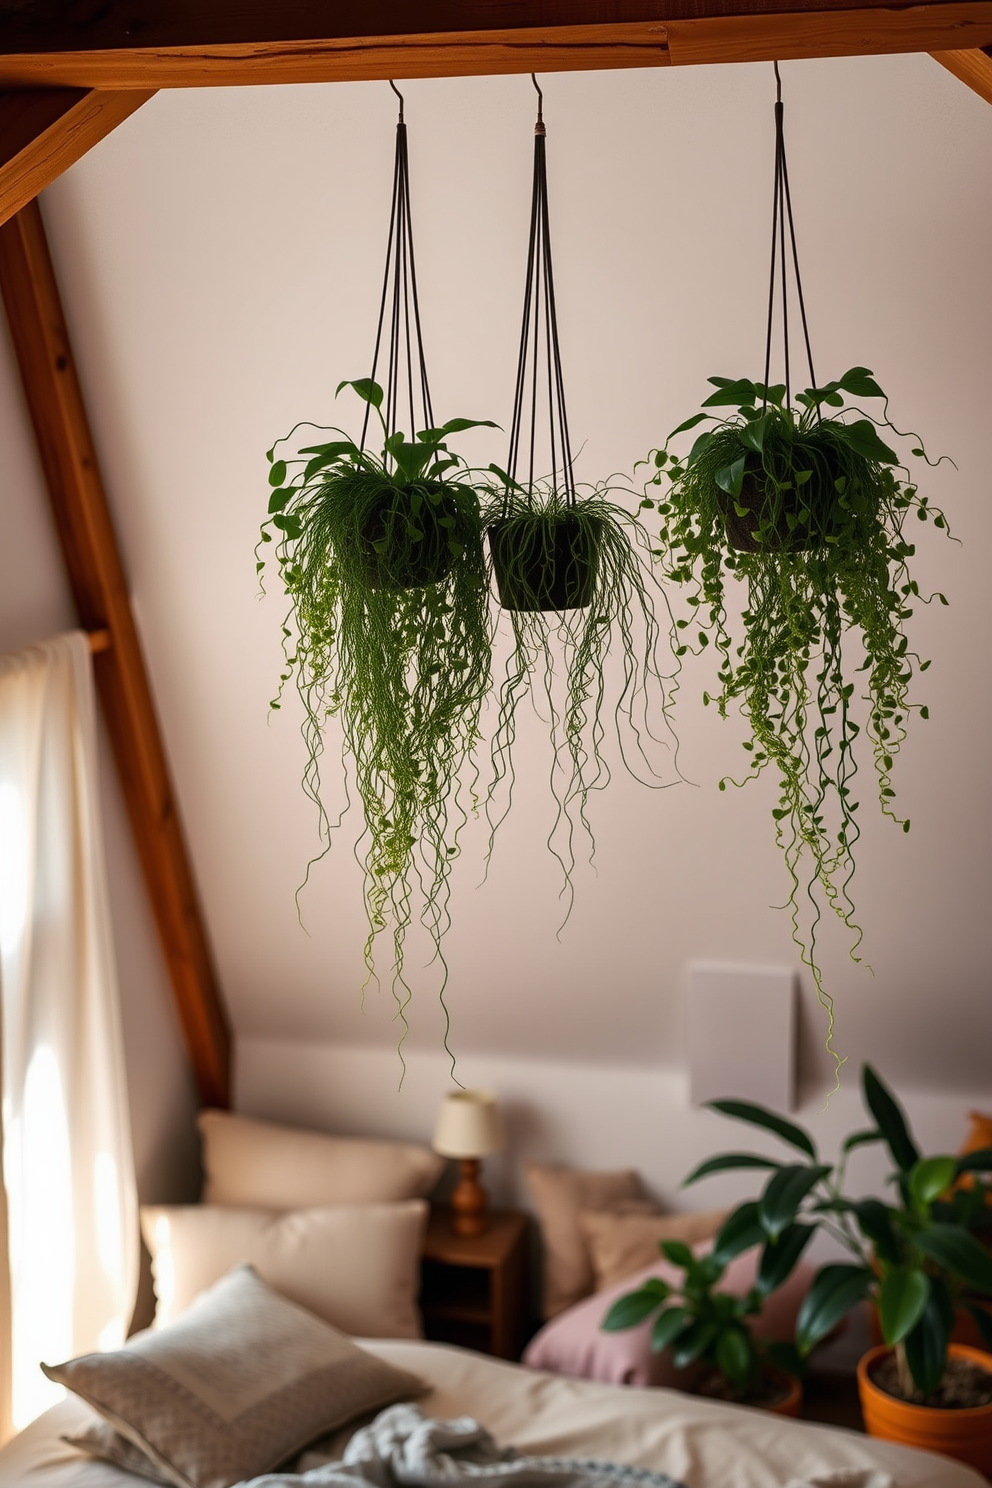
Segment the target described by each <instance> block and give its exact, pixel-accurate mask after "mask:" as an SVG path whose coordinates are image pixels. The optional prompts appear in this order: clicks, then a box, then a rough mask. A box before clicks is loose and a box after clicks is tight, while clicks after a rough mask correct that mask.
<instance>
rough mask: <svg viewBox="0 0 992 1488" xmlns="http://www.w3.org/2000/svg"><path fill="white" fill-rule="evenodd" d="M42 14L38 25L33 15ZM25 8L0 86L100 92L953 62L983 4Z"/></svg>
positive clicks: (975, 31)
mask: <svg viewBox="0 0 992 1488" xmlns="http://www.w3.org/2000/svg"><path fill="white" fill-rule="evenodd" d="M49 11H50V12H51V15H50V16H49V15H48V12H49ZM329 18H330V17H329V16H328V7H327V6H326V5H321V4H318V3H316V0H197V3H194V0H185V3H182V4H175V5H173V4H166V3H165V0H132V3H130V4H125V3H124V0H107V3H105V4H104V5H102V6H101V7H100V8H99V11H98V13H97V14H96V15H94V14H93V13H92V7H91V6H89V5H84V4H82V3H81V0H77V3H75V4H68V5H67V4H66V3H64V0H36V3H34V4H32V5H31V6H30V7H24V8H22V7H17V8H15V9H11V10H10V11H9V12H8V14H7V15H6V16H4V17H0V86H9V85H12V84H13V85H17V86H24V85H27V86H47V87H52V86H60V87H87V88H102V89H108V90H118V89H130V88H137V89H149V88H156V87H164V88H183V87H216V86H218V85H223V84H230V85H236V86H245V85H251V84H258V83H302V82H331V81H339V80H356V79H384V78H388V77H398V78H399V77H449V76H464V75H476V74H478V75H482V74H493V73H519V72H529V71H532V70H533V71H540V72H553V71H561V70H569V71H575V70H588V69H593V68H613V67H648V66H665V65H668V64H675V65H688V64H697V63H712V62H758V61H771V60H773V59H781V58H795V57H841V56H865V55H872V54H876V53H892V52H946V51H966V50H973V49H975V48H980V47H984V46H992V0H931V3H929V4H910V3H904V0H895V3H893V4H890V5H888V6H884V7H881V6H878V5H877V4H876V5H875V6H870V7H869V6H858V5H856V4H851V3H850V0H653V3H651V0H648V3H645V0H420V3H416V4H415V3H413V0H339V3H338V4H336V5H335V6H334V7H333V32H332V34H330V35H328V30H327V27H328V20H329Z"/></svg>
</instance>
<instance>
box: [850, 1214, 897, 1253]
mask: <svg viewBox="0 0 992 1488" xmlns="http://www.w3.org/2000/svg"><path fill="white" fill-rule="evenodd" d="M851 1208H852V1210H853V1212H854V1214H855V1215H856V1217H857V1221H858V1226H859V1228H860V1230H861V1233H862V1234H863V1235H864V1236H865V1237H866V1239H868V1240H870V1241H871V1243H872V1245H874V1247H875V1249H876V1250H877V1251H878V1254H879V1256H880V1257H881V1259H882V1260H883V1261H891V1262H892V1263H893V1264H896V1263H897V1262H898V1261H899V1256H900V1248H899V1238H898V1236H897V1235H896V1232H895V1230H894V1229H893V1226H892V1210H891V1209H890V1208H889V1207H888V1205H887V1204H883V1203H882V1201H881V1199H859V1200H858V1202H857V1203H856V1204H852V1205H851Z"/></svg>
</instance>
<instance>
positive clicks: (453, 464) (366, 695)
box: [256, 378, 494, 1044]
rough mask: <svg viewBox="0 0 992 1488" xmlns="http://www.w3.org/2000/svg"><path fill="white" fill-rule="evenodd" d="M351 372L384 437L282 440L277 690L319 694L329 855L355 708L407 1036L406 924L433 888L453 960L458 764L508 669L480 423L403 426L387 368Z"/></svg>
mask: <svg viewBox="0 0 992 1488" xmlns="http://www.w3.org/2000/svg"><path fill="white" fill-rule="evenodd" d="M345 386H351V387H352V388H353V389H354V391H355V392H356V393H357V394H358V396H359V397H360V398H362V399H363V401H364V402H366V403H367V404H368V405H369V406H370V407H371V408H374V409H375V410H376V412H377V414H378V417H379V421H380V423H381V424H382V433H383V448H382V450H381V453H379V454H378V455H373V454H371V453H369V452H368V451H366V450H364V449H362V448H360V447H359V446H358V445H357V444H356V443H355V442H354V441H353V440H351V439H349V438H348V437H347V435H344V434H342V432H341V431H340V430H330V431H323V432H325V433H327V432H330V433H332V434H335V435H339V436H340V437H336V438H334V439H331V440H329V441H326V442H323V443H319V444H312V445H308V446H305V447H304V448H302V449H299V450H298V451H297V454H296V455H295V457H293V458H290V459H276V458H275V447H274V448H273V449H272V450H270V451H269V453H268V459H269V462H270V470H269V484H270V486H271V487H272V491H271V495H270V499H269V515H268V517H267V519H266V521H265V522H264V523H263V524H262V535H261V539H260V543H259V550H260V549H261V547H262V544H264V543H268V542H274V543H275V558H276V564H277V568H278V573H279V577H280V579H281V580H282V583H283V586H284V588H285V592H286V594H287V595H288V597H289V601H290V609H289V613H288V615H287V618H286V621H285V624H284V628H283V636H284V644H283V650H284V654H285V659H286V665H285V669H284V671H283V674H282V677H281V679H280V687H279V693H278V695H277V697H276V698H275V699H274V700H273V703H272V706H273V707H274V708H277V707H279V705H280V699H281V697H282V692H283V688H284V687H285V685H286V683H287V682H288V681H289V680H290V678H294V679H295V683H296V687H297V691H298V692H299V695H300V698H301V700H302V702H303V709H304V721H303V728H302V733H303V740H304V746H305V750H306V767H305V770H304V774H303V787H304V790H305V792H306V794H307V795H308V796H309V797H310V798H311V799H312V800H313V802H314V803H315V804H316V806H317V810H318V815H319V829H320V835H321V839H322V842H323V848H322V851H321V853H319V854H318V858H319V857H322V856H323V854H324V853H325V852H326V851H327V849H328V847H329V846H330V840H331V831H332V824H331V821H330V818H329V815H328V813H327V811H326V810H325V807H324V803H323V800H322V796H321V777H320V764H321V755H322V751H323V730H324V726H325V723H326V721H327V719H328V718H330V717H337V718H338V719H339V720H340V724H341V728H342V732H343V735H344V747H345V755H346V760H348V761H350V767H351V769H353V771H354V780H355V784H356V786H357V790H358V794H359V797H360V798H361V802H362V806H363V808H364V812H365V822H366V833H365V834H364V836H363V839H362V843H361V845H360V853H361V856H362V861H363V863H364V869H365V886H364V894H365V907H366V910H367V913H368V926H369V928H368V938H367V941H366V945H365V960H366V965H367V967H368V973H369V978H370V979H372V978H375V945H376V939H377V937H378V936H379V935H380V933H382V932H384V931H388V932H390V948H391V961H392V989H393V995H394V997H395V998H396V1001H397V1010H398V1015H399V1018H400V1021H401V1024H402V1026H403V1030H404V1036H405V1029H406V1022H405V1017H404V1009H405V1007H406V1003H407V1001H408V999H409V989H408V987H407V984H406V982H405V981H404V977H403V954H404V941H405V935H406V932H407V930H408V928H409V927H410V925H411V923H412V921H413V918H414V915H415V913H416V903H417V900H416V894H417V892H418V891H419V892H420V893H421V902H420V911H419V912H420V918H421V921H422V923H423V925H424V926H425V928H426V929H427V931H428V934H429V936H430V938H431V940H432V941H433V944H434V948H435V951H436V952H437V958H438V960H439V962H440V965H441V968H442V975H444V960H443V956H442V955H441V938H442V935H443V933H444V930H445V929H446V927H447V919H448V907H447V906H448V889H449V875H450V871H451V864H452V860H453V859H454V857H455V856H456V855H457V852H458V829H459V826H460V825H461V823H462V822H463V821H464V820H465V816H466V811H467V810H468V809H469V808H468V806H467V805H466V804H465V803H463V802H462V801H461V800H460V796H459V791H460V787H459V781H458V773H459V770H460V769H461V767H462V765H463V764H464V763H465V761H466V759H467V758H468V756H469V754H470V752H471V750H472V748H473V746H474V745H475V744H476V742H477V739H478V736H479V716H480V713H481V710H482V705H483V701H484V699H485V697H486V693H487V691H488V688H489V684H490V672H491V663H490V656H491V652H490V639H491V636H490V621H489V615H488V589H487V576H486V571H485V563H484V558H483V549H482V526H481V520H480V511H479V501H478V497H477V495H476V493H475V491H474V490H473V489H472V488H471V487H470V486H469V485H468V484H467V483H465V482H464V480H460V479H458V476H459V475H460V474H462V473H463V463H462V462H461V460H460V459H459V458H458V457H457V456H455V455H453V454H451V453H450V452H449V450H448V442H447V441H448V437H449V436H450V435H451V434H453V433H457V432H459V431H461V430H463V429H467V428H471V427H474V425H473V423H472V422H471V421H469V420H466V419H452V420H451V421H450V422H449V423H447V424H445V425H444V426H443V427H441V428H437V429H427V430H422V431H421V432H419V433H418V434H416V436H415V438H413V439H412V440H409V441H408V440H407V439H406V437H405V435H404V434H403V433H402V432H400V431H396V432H393V433H389V432H388V431H387V429H386V425H385V422H384V421H383V419H382V414H381V412H380V406H381V404H382V401H383V394H382V389H381V388H380V387H379V386H378V384H376V383H374V382H372V381H371V379H368V378H366V379H362V380H359V381H356V382H353V383H350V384H347V383H342V384H341V387H345ZM340 390H341V388H340V387H339V389H338V391H339V392H340ZM297 427H299V426H297ZM491 427H494V426H491ZM293 432H294V433H295V432H296V431H295V430H294V431H293ZM289 437H290V438H292V435H291V436H289ZM280 442H281V443H285V442H286V441H280ZM257 552H258V550H256V556H257ZM258 567H259V571H260V572H261V571H262V569H263V568H264V560H260V561H259V564H258ZM313 861H317V859H314V860H313ZM310 866H312V863H311V865H310ZM307 876H309V867H308V870H307ZM443 995H444V993H443V982H442V988H441V996H442V1000H443ZM400 1042H401V1044H402V1037H401V1040H400Z"/></svg>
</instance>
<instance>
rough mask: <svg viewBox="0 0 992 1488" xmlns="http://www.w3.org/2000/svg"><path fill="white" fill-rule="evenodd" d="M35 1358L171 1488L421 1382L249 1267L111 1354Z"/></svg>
mask: <svg viewBox="0 0 992 1488" xmlns="http://www.w3.org/2000/svg"><path fill="white" fill-rule="evenodd" d="M42 1368H43V1369H44V1371H45V1373H46V1374H47V1376H48V1378H49V1379H51V1380H54V1381H55V1382H56V1383H57V1384H60V1385H65V1386H66V1388H67V1389H69V1390H72V1391H73V1392H74V1393H75V1394H77V1395H79V1396H81V1398H82V1399H83V1400H85V1401H86V1403H87V1404H88V1405H90V1406H91V1407H92V1408H93V1410H95V1411H97V1412H98V1414H100V1415H101V1416H103V1418H104V1419H105V1420H106V1421H107V1422H108V1423H109V1425H110V1426H111V1427H113V1428H114V1429H115V1430H116V1431H118V1432H120V1433H121V1435H122V1436H124V1437H126V1438H127V1439H128V1441H130V1442H132V1443H133V1444H134V1446H136V1447H138V1448H139V1449H140V1450H141V1451H142V1452H143V1453H144V1454H145V1455H146V1456H147V1457H148V1458H149V1460H150V1462H151V1463H152V1466H153V1468H154V1470H155V1471H156V1472H157V1473H158V1474H159V1475H160V1476H161V1477H162V1478H163V1479H164V1480H165V1481H167V1482H168V1483H171V1484H174V1485H175V1488H231V1485H232V1484H234V1483H239V1482H241V1481H242V1480H243V1479H245V1478H254V1477H257V1476H259V1474H261V1473H265V1472H269V1471H270V1470H271V1469H272V1468H274V1467H276V1466H278V1464H279V1463H282V1462H285V1461H286V1460H287V1458H289V1457H292V1456H294V1455H295V1454H296V1453H298V1452H301V1451H302V1450H303V1448H304V1447H305V1446H306V1445H307V1443H308V1442H311V1441H313V1440H314V1438H315V1437H317V1436H320V1435H322V1434H323V1433H324V1432H327V1431H332V1430H333V1429H334V1427H335V1426H340V1425H343V1424H344V1422H345V1421H348V1420H351V1419H353V1418H354V1417H355V1416H358V1415H360V1414H362V1413H363V1412H365V1411H370V1410H377V1409H381V1407H382V1406H385V1405H389V1404H391V1403H392V1402H393V1401H395V1400H401V1399H409V1398H411V1397H413V1396H415V1395H418V1394H421V1393H422V1392H423V1389H424V1386H423V1383H422V1381H420V1380H418V1379H417V1378H416V1377H415V1376H414V1375H412V1374H407V1373H406V1372H405V1371H404V1370H401V1369H395V1368H393V1366H392V1365H390V1364H386V1363H385V1361H384V1360H382V1359H378V1358H376V1357H375V1356H374V1355H373V1354H369V1353H367V1352H366V1351H365V1350H363V1349H360V1348H357V1347H356V1346H355V1344H353V1343H352V1342H351V1341H350V1340H349V1339H347V1338H345V1337H344V1336H343V1335H342V1334H341V1333H338V1332H337V1331H336V1330H335V1329H334V1328H330V1327H328V1325H327V1324H326V1323H324V1322H321V1320H320V1319H319V1318H316V1317H313V1316H312V1315H311V1314H310V1313H308V1312H305V1311H304V1310H303V1308H301V1307H297V1306H296V1305H295V1304H294V1303H292V1302H287V1301H286V1299H285V1298H283V1297H280V1296H278V1295H277V1294H276V1293H275V1292H274V1291H272V1289H271V1288H270V1287H267V1286H266V1285H265V1283H264V1282H263V1281H260V1280H259V1278H258V1277H257V1276H256V1275H255V1273H254V1272H253V1271H252V1269H251V1267H250V1266H241V1267H239V1268H238V1270H236V1271H233V1272H232V1273H231V1274H230V1275H229V1276H225V1277H224V1279H223V1280H222V1281H220V1282H218V1283H217V1285H216V1286H214V1287H212V1288H211V1289H210V1291H208V1292H206V1293H204V1295H203V1296H201V1297H199V1298H198V1299H197V1301H196V1302H194V1304H193V1306H192V1307H191V1308H190V1309H189V1311H188V1312H186V1313H185V1314H184V1315H183V1316H182V1317H181V1318H180V1319H179V1320H178V1322H175V1323H173V1324H171V1326H170V1327H168V1328H162V1329H160V1330H156V1331H153V1332H149V1333H142V1334H139V1335H138V1336H136V1337H135V1338H133V1339H131V1341H130V1342H129V1343H128V1344H127V1346H126V1347H125V1348H123V1349H120V1350H118V1351H117V1352H116V1353H107V1354H86V1355H84V1356H83V1357H82V1358H79V1359H72V1360H70V1361H69V1363H67V1364H60V1365H58V1366H57V1367H55V1368H50V1367H49V1366H47V1365H42Z"/></svg>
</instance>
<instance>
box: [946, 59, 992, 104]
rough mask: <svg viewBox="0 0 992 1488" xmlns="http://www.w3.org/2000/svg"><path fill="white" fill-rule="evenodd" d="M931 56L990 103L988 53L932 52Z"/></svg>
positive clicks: (991, 78) (990, 61)
mask: <svg viewBox="0 0 992 1488" xmlns="http://www.w3.org/2000/svg"><path fill="white" fill-rule="evenodd" d="M931 56H932V57H933V59H934V61H935V62H939V63H940V65H941V67H946V68H947V70H948V72H953V74H954V76H955V77H956V78H958V79H960V81H961V82H962V83H966V84H967V85H968V87H969V88H971V89H972V90H973V91H974V92H975V93H977V94H978V95H979V97H981V98H984V99H985V102H986V103H992V57H990V56H989V54H988V52H983V51H980V50H977V49H974V48H973V49H971V50H969V51H964V52H961V51H958V52H932V53H931Z"/></svg>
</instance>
